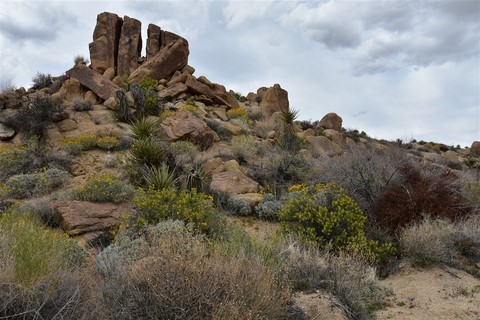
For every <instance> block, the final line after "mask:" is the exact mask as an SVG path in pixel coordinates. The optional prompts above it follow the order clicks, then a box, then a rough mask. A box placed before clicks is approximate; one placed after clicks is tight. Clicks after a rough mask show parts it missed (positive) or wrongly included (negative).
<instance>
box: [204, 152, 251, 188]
mask: <svg viewBox="0 0 480 320" xmlns="http://www.w3.org/2000/svg"><path fill="white" fill-rule="evenodd" d="M214 172H215V173H213V175H212V182H211V183H210V190H212V191H213V192H217V193H225V194H228V195H233V194H235V195H238V194H250V193H257V192H258V191H259V190H260V188H259V184H258V182H256V181H254V180H252V179H250V178H249V177H248V176H247V175H246V174H245V173H243V172H242V170H241V167H240V165H239V164H238V163H237V161H235V160H230V161H227V162H225V163H222V164H221V165H220V166H219V167H218V168H217V170H215V171H214Z"/></svg>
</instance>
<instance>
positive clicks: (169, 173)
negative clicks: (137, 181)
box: [143, 163, 178, 190]
mask: <svg viewBox="0 0 480 320" xmlns="http://www.w3.org/2000/svg"><path fill="white" fill-rule="evenodd" d="M143 179H144V180H145V183H146V184H147V187H148V188H150V189H153V190H162V189H168V188H175V187H176V186H177V183H178V178H177V175H176V170H175V169H170V168H169V167H168V165H167V164H166V163H162V165H161V166H160V167H147V168H145V169H144V170H143Z"/></svg>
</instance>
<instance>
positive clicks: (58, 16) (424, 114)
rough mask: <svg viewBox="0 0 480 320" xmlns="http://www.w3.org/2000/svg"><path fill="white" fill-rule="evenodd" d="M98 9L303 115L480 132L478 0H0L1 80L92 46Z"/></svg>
mask: <svg viewBox="0 0 480 320" xmlns="http://www.w3.org/2000/svg"><path fill="white" fill-rule="evenodd" d="M104 11H109V12H114V13H117V14H118V15H119V16H121V17H123V16H124V15H127V16H129V17H132V18H136V19H138V20H140V21H142V29H143V40H144V42H145V41H146V29H147V26H148V24H149V23H155V24H157V25H159V26H160V27H161V28H162V29H164V30H169V31H172V32H175V33H177V34H179V35H181V36H183V37H185V38H186V39H187V40H188V41H189V44H190V56H189V64H190V65H191V66H193V67H194V68H195V69H196V72H195V75H196V76H197V77H198V76H200V75H205V76H206V77H207V78H208V79H210V80H211V81H213V82H217V83H220V84H223V85H225V86H226V87H227V89H232V90H234V91H238V92H241V93H242V94H244V95H246V94H247V93H248V92H250V91H253V92H255V91H256V90H257V88H259V87H262V86H266V87H268V86H272V85H273V84H275V83H279V84H280V85H281V86H282V88H284V89H286V90H287V91H288V93H289V100H290V106H291V107H293V108H295V109H298V110H299V111H300V118H301V119H305V120H308V119H311V120H319V119H321V118H322V117H323V116H324V115H325V114H326V113H328V112H336V113H337V114H339V115H340V116H341V117H342V118H343V126H344V127H345V128H350V129H358V130H360V131H362V130H363V131H365V132H366V133H367V134H368V135H370V136H372V137H376V138H384V139H389V140H394V139H397V138H401V139H404V140H410V139H417V140H426V141H430V140H433V141H436V142H442V143H445V144H448V145H457V144H460V145H461V146H462V147H463V146H470V145H471V143H472V142H473V141H474V140H480V0H473V1H470V0H448V1H425V0H422V1H413V0H393V1H392V0H389V1H359V0H357V1H328V0H325V1H178V0H177V1H134V0H129V1H108V2H107V1H8V0H7V1H5V0H0V88H1V87H4V86H5V85H6V84H8V83H12V84H14V85H16V86H17V87H20V86H26V87H28V86H31V79H32V77H33V76H34V75H35V74H36V72H37V71H38V72H42V73H51V74H52V75H61V74H63V73H64V72H65V71H66V70H68V69H69V68H71V67H72V66H73V58H74V57H75V56H76V55H83V56H85V57H87V58H88V57H89V52H88V44H89V42H91V41H92V33H93V29H94V27H95V23H96V17H97V14H98V13H100V12H104ZM143 52H145V43H144V45H143ZM144 54H145V53H144Z"/></svg>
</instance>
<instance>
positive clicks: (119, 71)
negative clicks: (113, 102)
mask: <svg viewBox="0 0 480 320" xmlns="http://www.w3.org/2000/svg"><path fill="white" fill-rule="evenodd" d="M141 26H142V24H141V22H140V21H139V20H137V19H134V18H130V17H128V16H125V17H124V18H123V19H122V18H119V17H118V15H116V14H114V13H109V12H103V13H101V14H99V15H98V16H97V24H96V26H95V30H94V32H93V42H92V43H90V45H89V49H90V61H91V62H92V64H91V68H92V69H93V70H94V71H96V72H98V73H100V74H103V73H104V72H105V71H106V70H108V69H111V70H114V74H113V75H112V74H111V72H109V74H108V76H109V79H110V80H111V79H113V78H114V76H115V75H117V76H118V75H119V76H123V75H125V74H126V75H132V74H133V73H134V72H135V70H137V69H138V71H137V72H135V75H134V76H133V77H132V78H131V80H132V81H133V82H135V83H138V82H140V81H141V80H143V79H144V78H146V77H152V78H154V79H156V80H160V79H165V78H167V77H168V76H170V75H171V74H172V73H173V72H175V70H181V69H182V68H184V67H185V66H187V60H188V53H189V52H188V42H187V40H185V39H184V38H182V37H180V36H179V35H177V34H174V33H172V32H168V31H164V30H161V28H160V27H159V26H156V25H154V24H149V25H148V30H147V35H148V39H147V45H146V48H147V59H146V61H145V58H141V56H140V55H141V51H142V32H141Z"/></svg>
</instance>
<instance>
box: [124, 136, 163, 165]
mask: <svg viewBox="0 0 480 320" xmlns="http://www.w3.org/2000/svg"><path fill="white" fill-rule="evenodd" d="M130 155H131V156H132V158H133V159H134V160H135V161H136V162H137V163H140V164H145V165H148V166H155V165H158V164H160V163H161V162H163V160H164V157H165V151H164V148H162V145H161V144H160V143H158V142H156V141H154V140H152V139H141V140H136V141H135V142H134V143H133V145H132V148H131V149H130Z"/></svg>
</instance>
